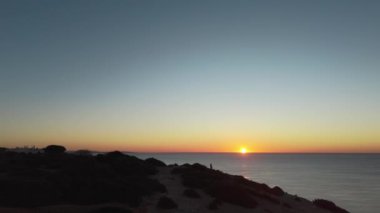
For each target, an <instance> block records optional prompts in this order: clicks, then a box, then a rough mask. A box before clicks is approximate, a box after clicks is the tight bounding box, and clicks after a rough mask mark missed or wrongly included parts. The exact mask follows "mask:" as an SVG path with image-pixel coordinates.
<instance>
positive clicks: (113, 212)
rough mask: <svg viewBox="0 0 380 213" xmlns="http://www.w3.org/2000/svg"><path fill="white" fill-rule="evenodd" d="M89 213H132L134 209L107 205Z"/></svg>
mask: <svg viewBox="0 0 380 213" xmlns="http://www.w3.org/2000/svg"><path fill="white" fill-rule="evenodd" d="M89 213H132V211H131V210H129V209H125V208H120V207H112V206H107V207H101V208H99V209H96V210H94V211H91V212H89Z"/></svg>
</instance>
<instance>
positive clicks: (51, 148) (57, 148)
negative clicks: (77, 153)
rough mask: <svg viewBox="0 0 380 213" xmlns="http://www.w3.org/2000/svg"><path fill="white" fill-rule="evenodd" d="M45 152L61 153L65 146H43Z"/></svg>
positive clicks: (63, 151)
mask: <svg viewBox="0 0 380 213" xmlns="http://www.w3.org/2000/svg"><path fill="white" fill-rule="evenodd" d="M44 151H45V153H46V154H63V153H65V152H66V148H65V147H64V146H60V145H49V146H47V147H45V148H44Z"/></svg>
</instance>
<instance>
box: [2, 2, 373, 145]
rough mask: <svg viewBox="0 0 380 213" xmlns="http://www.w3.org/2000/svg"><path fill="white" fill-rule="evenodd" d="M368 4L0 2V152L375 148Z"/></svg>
mask: <svg viewBox="0 0 380 213" xmlns="http://www.w3.org/2000/svg"><path fill="white" fill-rule="evenodd" d="M379 11H380V2H379V1H350V0H344V1H338V0H336V1H330V0H326V1H323V0H322V1H303V0H302V1H301V0H299V1H292V0H291V1H271V0H265V1H253V0H252V1H248V0H231V1H225V0H218V1H216V0H215V1H207V0H205V1H197V0H194V1H177V0H172V1H169V0H162V1H144V0H139V1H137V0H134V1H124V0H123V1H122V0H120V1H117V0H110V1H98V0H93V1H81V0H75V1H74V0H73V1H71V0H65V1H63V0H43V1H42V0H34V1H27V0H24V1H22V0H3V1H0V146H5V147H15V146H24V145H35V146H38V147H43V146H46V145H48V144H62V145H64V146H66V147H67V148H69V149H91V150H116V149H117V150H123V151H138V152H233V151H237V150H239V149H240V148H241V147H246V148H247V149H248V150H249V151H251V152H380V131H379V130H380V95H379V93H380V83H379V82H380V42H379V41H380V39H379V38H380V25H379V23H380V13H379Z"/></svg>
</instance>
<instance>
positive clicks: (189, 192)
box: [183, 189, 201, 198]
mask: <svg viewBox="0 0 380 213" xmlns="http://www.w3.org/2000/svg"><path fill="white" fill-rule="evenodd" d="M183 195H185V196H186V197H189V198H200V197H201V196H200V195H199V193H198V192H197V191H195V190H194V189H185V191H183Z"/></svg>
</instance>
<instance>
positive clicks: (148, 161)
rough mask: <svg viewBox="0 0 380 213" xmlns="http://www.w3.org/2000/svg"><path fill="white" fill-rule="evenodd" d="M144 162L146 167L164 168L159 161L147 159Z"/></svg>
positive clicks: (162, 163)
mask: <svg viewBox="0 0 380 213" xmlns="http://www.w3.org/2000/svg"><path fill="white" fill-rule="evenodd" d="M145 162H146V163H147V164H148V165H151V166H154V167H165V166H166V164H165V163H164V162H162V161H160V160H157V159H155V158H148V159H146V160H145Z"/></svg>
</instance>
